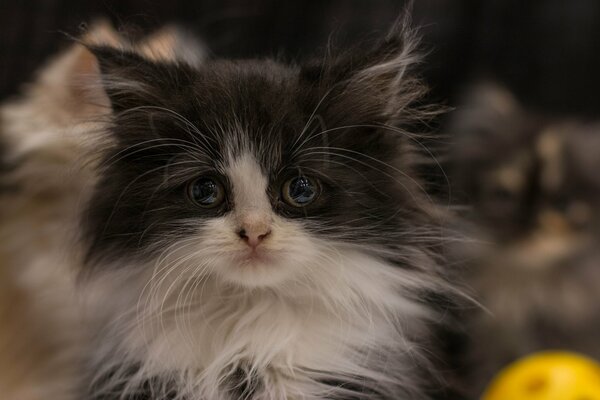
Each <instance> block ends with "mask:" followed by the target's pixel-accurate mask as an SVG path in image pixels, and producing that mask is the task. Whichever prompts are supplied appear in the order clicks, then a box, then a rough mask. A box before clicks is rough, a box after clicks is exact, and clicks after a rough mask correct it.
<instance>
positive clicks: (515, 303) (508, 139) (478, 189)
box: [452, 83, 600, 396]
mask: <svg viewBox="0 0 600 400" xmlns="http://www.w3.org/2000/svg"><path fill="white" fill-rule="evenodd" d="M452 132H453V134H454V140H455V141H456V143H457V146H456V152H455V153H454V154H453V160H454V162H455V164H456V166H455V172H456V174H455V178H456V179H455V182H456V186H455V189H457V191H463V193H464V194H465V195H466V196H467V200H466V202H467V203H470V204H472V205H473V210H472V215H470V218H469V219H470V220H471V221H472V222H473V226H472V228H474V233H473V236H476V237H479V238H481V240H480V243H479V245H476V246H473V247H472V248H469V249H465V250H466V251H467V254H468V255H469V256H468V258H470V259H471V266H470V267H469V268H468V274H467V278H468V279H467V280H468V283H469V284H470V286H472V288H473V289H474V290H475V292H476V294H477V296H478V300H479V301H480V302H481V303H482V305H483V306H484V307H486V308H487V309H488V310H489V313H486V312H484V311H483V310H482V311H480V312H474V314H475V316H474V317H472V318H471V317H469V318H468V320H469V321H468V325H467V327H466V330H467V331H468V334H469V336H470V343H469V351H468V357H469V359H468V362H469V364H470V365H471V366H472V367H473V371H475V372H474V373H473V374H474V376H473V377H471V378H472V379H475V382H476V385H475V386H472V385H469V386H470V387H471V388H472V389H473V392H472V395H473V396H475V395H477V396H478V395H480V393H481V389H482V387H483V385H485V384H486V383H487V382H489V379H490V378H491V377H492V376H493V374H494V373H495V372H497V371H498V370H499V369H500V368H501V367H502V366H504V365H505V364H506V363H508V362H510V361H512V360H514V359H515V358H518V357H520V356H523V355H526V354H528V353H530V352H534V351H537V350H543V349H556V348H559V349H569V350H574V351H580V352H582V353H584V354H588V355H589V356H592V357H596V358H600V345H599V342H598V337H599V334H600V228H599V227H600V175H599V174H598V173H597V171H600V125H599V124H590V123H584V122H578V121H573V122H571V121H561V120H554V119H552V118H548V117H544V116H542V115H537V114H535V113H533V112H529V111H527V110H526V109H524V108H522V107H521V106H520V105H519V104H518V102H517V100H516V99H515V98H514V97H513V96H512V95H511V93H510V92H508V91H507V90H506V89H504V88H502V87H499V86H497V85H494V84H489V83H488V84H481V85H479V86H477V87H475V88H474V89H473V90H472V91H470V92H469V94H468V96H466V100H465V102H464V104H463V106H462V107H461V108H460V109H459V110H458V111H457V112H456V113H455V114H454V116H453V125H452ZM470 382H471V383H472V381H470Z"/></svg>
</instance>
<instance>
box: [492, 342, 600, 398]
mask: <svg viewBox="0 0 600 400" xmlns="http://www.w3.org/2000/svg"><path fill="white" fill-rule="evenodd" d="M598 340H599V345H600V337H599V338H598ZM482 400H600V364H598V363H597V362H595V361H593V360H591V359H589V358H586V357H584V356H581V355H578V354H575V353H569V352H562V351H546V352H542V353H537V354H534V355H532V356H529V357H526V358H524V359H521V360H519V361H516V362H515V363H513V364H511V365H509V366H508V367H506V368H505V369H504V370H502V371H501V372H500V373H499V374H498V375H497V376H496V378H495V379H494V380H493V381H492V383H491V384H490V386H489V387H488V389H487V391H486V392H485V394H484V395H483V397H482Z"/></svg>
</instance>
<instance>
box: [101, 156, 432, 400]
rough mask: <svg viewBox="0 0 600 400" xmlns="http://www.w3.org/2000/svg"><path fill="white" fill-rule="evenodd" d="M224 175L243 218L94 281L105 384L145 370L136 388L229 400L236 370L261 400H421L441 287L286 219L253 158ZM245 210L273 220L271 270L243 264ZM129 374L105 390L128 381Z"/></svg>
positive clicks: (195, 399) (204, 229)
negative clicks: (160, 387)
mask: <svg viewBox="0 0 600 400" xmlns="http://www.w3.org/2000/svg"><path fill="white" fill-rule="evenodd" d="M224 167H225V170H226V171H227V173H228V176H229V177H230V179H231V181H232V182H233V186H234V199H235V202H236V204H235V207H236V208H237V210H236V211H234V212H232V213H230V214H228V215H225V216H223V217H219V218H215V219H213V220H212V221H210V222H208V223H206V224H205V225H204V226H200V227H198V233H197V235H196V236H194V237H190V238H188V239H186V240H184V241H182V242H181V243H178V244H176V245H172V246H170V247H168V248H165V249H164V252H163V256H162V257H160V259H159V260H158V261H157V263H156V264H155V265H136V266H133V267H129V268H125V270H129V271H131V270H132V268H135V271H137V272H134V273H132V272H127V273H124V272H121V271H123V268H119V269H118V270H117V271H116V272H115V271H114V270H113V272H106V273H105V274H104V275H103V276H101V277H99V278H97V279H96V280H95V282H92V283H91V287H90V289H91V293H94V292H95V293H98V296H97V304H93V303H94V302H92V305H91V307H96V309H98V310H102V312H103V313H104V315H105V316H106V318H107V321H105V325H106V331H103V332H102V334H101V335H102V338H103V342H104V343H105V344H107V345H106V348H105V349H104V350H103V351H101V352H99V355H98V360H97V361H98V364H99V365H102V366H103V369H101V370H99V371H98V373H97V376H102V375H103V374H105V373H107V372H108V371H110V370H111V369H112V368H115V367H118V366H119V364H121V363H125V365H131V364H137V363H139V364H140V365H141V369H140V371H139V372H138V373H137V374H136V375H135V376H134V377H133V379H132V380H131V381H130V382H129V386H128V388H129V390H131V391H135V389H136V388H137V386H138V385H139V384H140V383H141V382H143V381H144V380H146V379H149V378H152V377H160V378H162V379H164V380H166V381H168V380H175V381H176V382H177V386H178V390H179V392H178V395H179V396H180V397H181V398H185V399H189V400H200V399H202V400H205V399H211V400H213V399H214V400H219V399H227V398H228V397H227V395H226V393H224V392H223V390H222V383H223V380H224V379H225V378H226V376H227V375H228V374H230V373H231V372H232V371H234V370H235V369H236V368H238V367H241V368H244V369H245V370H250V371H254V372H256V373H257V374H258V375H260V376H261V379H262V381H263V383H264V385H263V386H261V387H260V388H258V389H257V390H258V391H257V393H255V395H254V396H255V397H253V398H255V399H265V400H267V399H268V400H278V399H322V398H324V397H326V396H327V398H336V396H342V395H343V394H344V389H343V388H331V387H326V386H325V385H324V384H322V383H319V380H323V379H325V378H335V377H337V378H342V379H345V380H346V381H348V382H351V381H353V380H354V379H356V377H358V376H361V377H365V378H370V379H371V380H372V381H373V382H377V383H378V385H379V386H378V389H379V390H380V391H381V392H382V393H385V394H386V395H388V396H390V398H398V399H400V398H402V397H395V396H403V395H402V394H399V392H398V388H399V387H403V388H405V389H406V391H407V393H408V392H410V391H411V390H415V392H417V389H418V386H419V385H420V384H421V382H419V381H418V376H416V374H415V366H417V365H419V366H420V367H422V366H423V365H424V364H425V357H424V354H423V352H422V350H421V349H420V348H418V347H417V345H416V343H414V342H413V340H412V339H411V338H414V337H416V336H417V335H419V334H421V333H424V332H425V331H424V322H425V321H426V320H427V319H428V318H432V317H434V316H433V315H432V312H431V311H430V310H429V309H427V308H426V307H424V306H423V305H422V304H420V303H418V302H417V301H416V300H415V299H414V292H415V289H418V288H420V289H422V288H427V287H432V286H433V285H435V284H436V283H435V282H434V281H433V280H432V279H431V278H427V277H424V276H420V275H418V274H417V273H415V272H409V271H405V270H402V269H400V268H398V267H395V266H392V265H388V264H386V263H385V262H383V261H381V260H379V259H377V258H375V257H373V256H369V255H367V254H365V253H363V252H361V251H359V250H357V249H353V248H350V247H349V246H347V245H344V244H342V243H336V242H333V241H331V242H329V241H324V240H320V239H317V238H315V237H313V236H312V235H310V234H309V233H307V232H306V230H305V229H304V227H303V224H302V222H300V221H294V220H286V219H284V218H281V217H279V216H277V215H276V214H275V213H274V212H273V211H272V210H271V207H270V204H269V201H268V198H267V194H266V184H267V180H266V177H265V176H264V175H263V174H262V172H261V171H260V168H259V166H258V163H257V162H256V160H255V159H254V158H253V157H252V155H251V153H250V152H246V153H244V154H243V155H241V156H240V157H238V158H235V159H230V160H229V162H228V165H226V166H224ZM248 209H253V210H260V212H268V213H269V217H270V218H269V219H270V221H271V228H272V234H271V235H270V236H269V237H268V239H266V240H265V241H264V242H263V243H261V245H260V246H259V247H260V248H259V250H260V251H262V252H264V253H265V254H266V256H267V257H268V259H267V261H251V262H245V261H243V260H242V261H240V259H238V258H237V257H238V256H239V255H240V254H244V253H245V252H247V251H248V249H247V247H248V246H247V245H246V244H245V243H243V241H242V240H241V239H240V238H239V236H238V235H237V233H236V231H237V227H238V218H239V215H240V213H244V212H247V210H248ZM194 223H197V222H194ZM431 262H433V261H431ZM108 271H111V269H108ZM107 286H108V287H107ZM106 293H120V296H111V298H110V299H107V296H106ZM92 297H93V296H92ZM107 337H110V339H108V340H107ZM115 355H116V356H117V357H118V358H117V359H114V358H113V357H114V356H115ZM121 372H122V373H123V374H122V375H120V374H116V375H114V377H113V379H112V380H111V381H109V382H108V383H107V384H106V385H105V386H104V387H103V388H102V389H103V390H110V389H111V388H112V387H114V386H116V385H118V384H119V382H120V380H121V379H125V372H126V371H121ZM404 395H406V396H408V395H407V394H404ZM406 398H409V397H406ZM410 398H418V395H416V394H415V395H414V397H412V396H411V397H410Z"/></svg>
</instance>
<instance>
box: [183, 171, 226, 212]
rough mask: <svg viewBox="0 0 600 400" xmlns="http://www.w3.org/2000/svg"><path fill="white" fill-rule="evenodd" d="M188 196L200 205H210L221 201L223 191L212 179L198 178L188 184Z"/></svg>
mask: <svg viewBox="0 0 600 400" xmlns="http://www.w3.org/2000/svg"><path fill="white" fill-rule="evenodd" d="M190 197H191V198H192V200H193V201H194V202H196V203H197V204H200V205H201V206H205V207H211V206H216V205H217V204H219V203H220V202H221V200H222V198H223V191H222V189H221V186H220V185H219V184H218V183H217V182H215V181H214V180H213V179H210V178H200V179H198V180H196V181H194V182H193V183H192V185H191V186H190Z"/></svg>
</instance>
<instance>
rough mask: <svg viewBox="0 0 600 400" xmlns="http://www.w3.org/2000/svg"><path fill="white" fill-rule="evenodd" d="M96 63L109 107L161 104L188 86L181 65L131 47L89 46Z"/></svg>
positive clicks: (186, 72) (187, 75) (186, 71)
mask: <svg viewBox="0 0 600 400" xmlns="http://www.w3.org/2000/svg"><path fill="white" fill-rule="evenodd" d="M88 48H89V50H90V51H91V52H92V53H93V54H94V55H95V57H96V59H97V60H98V64H99V66H100V75H101V81H102V86H103V87H104V90H105V91H106V94H107V95H108V98H109V99H110V103H111V106H112V109H113V111H115V112H121V111H125V110H131V109H133V108H135V107H138V106H161V105H163V104H165V102H166V101H168V100H169V99H173V97H177V96H179V95H180V94H181V92H182V91H183V90H186V88H188V87H189V86H190V79H191V78H190V76H191V73H190V70H189V67H187V66H185V65H178V64H175V63H171V62H165V61H151V60H148V59H146V58H145V57H143V56H141V55H139V54H137V53H136V52H134V51H133V50H129V49H118V48H113V47H108V46H89V47H88Z"/></svg>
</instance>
